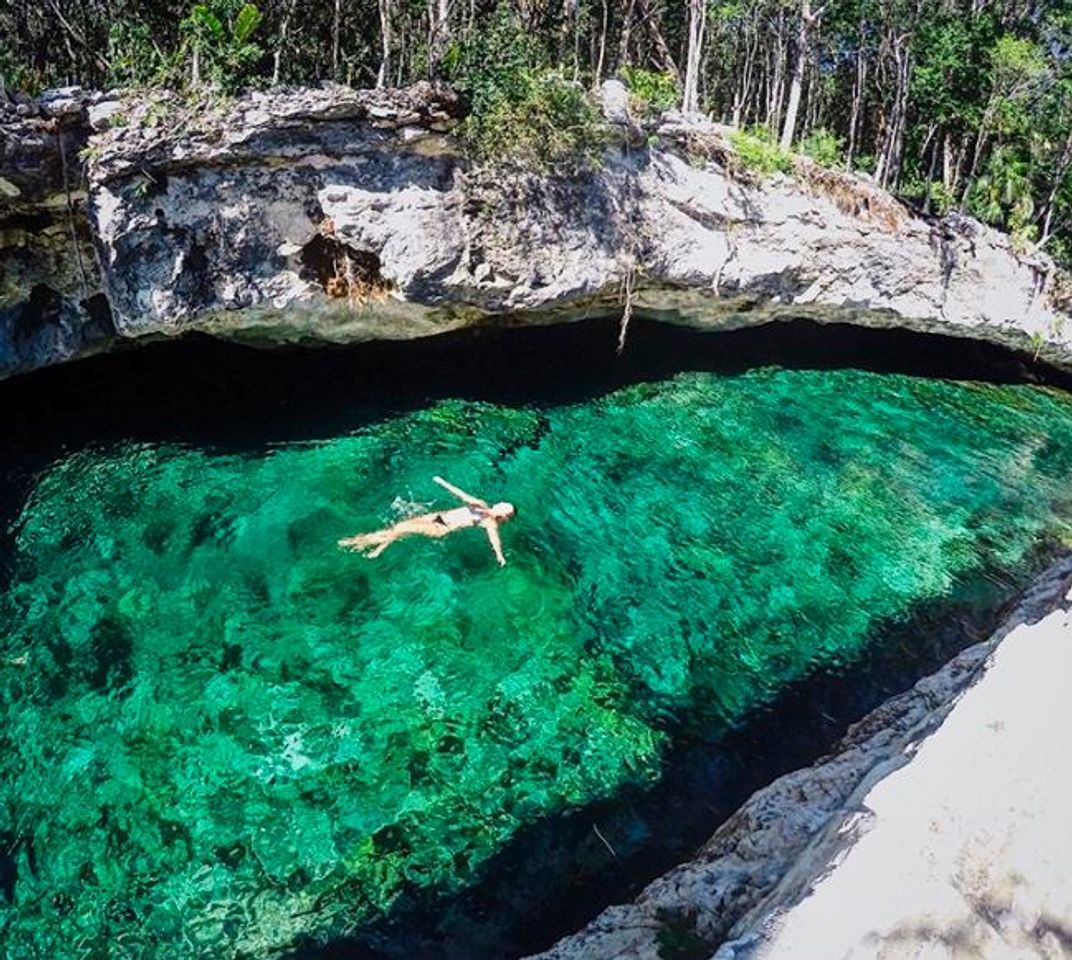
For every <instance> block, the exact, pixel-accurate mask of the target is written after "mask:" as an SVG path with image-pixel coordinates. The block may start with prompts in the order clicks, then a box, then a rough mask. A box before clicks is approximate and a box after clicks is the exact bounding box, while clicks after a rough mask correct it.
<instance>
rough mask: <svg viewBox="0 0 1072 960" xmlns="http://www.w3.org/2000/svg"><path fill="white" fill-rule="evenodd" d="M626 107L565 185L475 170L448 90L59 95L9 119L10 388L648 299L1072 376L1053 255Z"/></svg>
mask: <svg viewBox="0 0 1072 960" xmlns="http://www.w3.org/2000/svg"><path fill="white" fill-rule="evenodd" d="M604 102H605V105H606V115H607V120H608V123H609V124H610V126H611V128H612V131H613V132H614V136H612V138H611V146H610V147H609V148H608V150H607V152H606V155H605V157H604V161H603V163H602V165H601V166H600V167H599V168H598V169H596V170H592V171H588V172H585V173H580V174H578V173H570V174H568V175H567V174H562V175H556V174H555V173H546V174H533V173H522V172H519V171H512V172H504V171H498V172H496V173H494V174H493V173H489V172H488V171H486V170H483V171H482V170H479V169H476V168H475V167H474V166H473V164H471V163H470V162H469V161H468V159H467V158H466V156H465V155H464V153H463V152H462V151H461V149H460V147H459V144H458V142H457V140H456V139H455V138H454V137H453V136H452V135H451V133H450V131H451V129H452V128H453V127H454V126H455V124H456V123H457V119H458V116H459V105H458V103H457V101H456V99H455V98H454V97H453V95H452V94H451V93H450V92H449V91H446V90H442V89H437V88H433V87H431V86H428V85H420V86H417V87H414V88H410V89H408V90H402V91H393V92H383V91H353V90H349V89H345V88H339V87H330V88H325V89H316V90H312V89H307V90H298V91H277V92H271V93H263V92H255V93H252V94H250V95H248V96H246V97H244V98H242V99H240V100H238V101H235V102H233V103H230V104H226V105H217V106H214V107H209V106H204V105H202V106H201V107H200V108H198V109H192V108H189V107H185V106H183V105H182V104H180V103H178V102H177V101H173V100H168V99H167V98H163V97H162V98H158V99H156V100H147V101H144V102H137V103H134V102H127V103H123V104H117V103H109V102H107V101H105V102H103V103H102V102H100V100H99V97H97V98H96V99H95V98H94V97H92V96H88V95H85V94H81V93H79V92H77V91H68V92H65V93H62V94H59V95H51V100H49V99H47V98H46V100H45V101H44V104H43V105H42V106H41V107H40V111H44V112H46V113H47V112H48V111H49V110H51V112H52V115H51V116H45V117H44V118H42V117H40V116H39V117H33V116H26V115H22V116H18V115H16V116H14V117H9V118H8V119H6V120H5V121H3V124H2V126H0V185H4V186H3V187H2V188H0V223H2V225H3V226H2V228H0V229H2V233H0V237H2V239H0V262H2V263H3V264H4V284H3V287H2V288H0V373H11V372H14V371H17V370H20V369H28V368H32V367H34V366H40V365H43V364H47V363H51V362H54V361H55V360H57V359H62V358H64V357H66V356H75V355H78V354H80V353H83V352H86V351H87V350H91V349H96V348H99V347H100V346H102V345H104V344H106V343H107V342H108V341H109V340H110V339H112V338H137V337H146V336H159V335H166V334H175V333H180V332H183V331H185V330H190V329H200V330H207V331H210V332H212V333H215V334H218V335H221V336H226V337H236V338H245V339H249V340H253V341H257V342H271V341H283V342H297V341H323V342H353V341H358V340H364V339H372V338H407V337H414V336H422V335H426V334H430V333H435V332H438V331H442V330H448V329H454V328H457V327H460V326H465V325H471V324H477V323H485V322H497V320H498V319H499V318H508V322H510V323H517V322H534V323H535V322H550V321H555V320H560V319H561V320H568V319H572V318H575V317H577V316H581V315H586V314H592V313H608V314H615V313H617V314H620V313H621V311H622V309H623V302H624V300H625V299H626V298H628V299H629V300H630V302H631V303H632V306H633V308H634V310H635V313H636V315H641V316H644V315H646V316H653V317H658V318H662V319H666V320H669V321H672V322H679V323H686V324H690V325H698V326H702V327H705V328H711V329H729V328H734V327H740V326H746V325H753V324H758V323H763V322H767V321H769V320H771V319H777V318H787V317H801V316H804V317H812V318H814V319H818V320H821V321H828V320H829V321H845V320H848V321H851V322H855V323H861V324H867V325H878V326H904V327H909V328H912V329H917V330H924V331H934V332H941V333H946V334H954V335H961V336H967V337H975V338H983V339H988V340H992V341H996V342H999V343H1002V344H1006V345H1008V346H1012V347H1014V348H1019V349H1021V350H1025V351H1029V352H1032V353H1040V354H1041V355H1042V356H1043V357H1044V358H1046V359H1048V360H1050V361H1052V362H1054V363H1057V364H1059V365H1063V366H1072V352H1070V343H1072V341H1070V339H1069V338H1070V335H1072V331H1068V330H1066V329H1065V322H1064V321H1065V318H1066V316H1067V304H1064V305H1062V304H1061V303H1060V302H1059V301H1060V295H1059V293H1058V285H1057V284H1056V283H1055V281H1054V271H1053V267H1052V264H1050V263H1049V262H1048V261H1047V260H1046V259H1045V258H1044V257H1042V256H1041V255H1033V256H1027V255H1022V254H1019V253H1018V252H1017V251H1015V250H1014V249H1013V248H1012V246H1011V245H1010V243H1009V241H1008V239H1007V238H1006V237H1005V236H1003V235H1001V234H999V233H997V232H995V231H993V230H990V229H988V228H986V227H983V226H982V225H980V224H978V223H976V222H974V221H971V220H968V219H966V218H963V217H956V216H954V217H949V218H946V219H944V220H935V219H927V218H922V217H919V216H915V215H913V214H912V213H911V212H909V211H908V210H907V209H906V208H904V207H903V206H902V205H901V204H899V203H898V202H897V201H895V200H894V199H893V198H891V197H890V196H888V195H887V194H884V193H882V192H881V191H879V190H877V189H876V188H874V187H873V186H871V185H870V184H869V183H868V182H867V181H865V180H862V179H859V178H855V177H850V176H848V175H845V174H840V173H835V172H833V171H829V170H823V169H821V168H819V167H817V166H815V165H813V164H811V163H809V162H807V161H805V160H801V161H799V162H798V165H797V170H796V173H795V175H793V176H785V175H776V176H774V177H772V178H769V179H761V178H758V177H755V176H753V175H751V174H749V173H748V172H747V171H746V170H744V169H742V168H741V167H740V165H739V164H738V163H737V160H736V158H735V156H734V153H733V150H732V147H731V146H730V143H729V140H728V139H727V137H726V131H725V130H724V129H722V128H719V127H717V126H716V125H713V124H710V123H706V122H703V121H699V120H695V119H688V118H685V117H682V116H680V115H676V114H668V115H665V116H663V117H662V118H661V119H660V120H659V121H657V122H654V123H653V124H651V125H650V126H649V127H648V128H647V129H641V128H640V127H639V126H638V125H637V124H636V122H634V121H633V120H632V119H631V118H630V117H629V115H628V111H627V109H626V108H625V106H624V103H623V91H622V90H621V89H620V86H617V85H615V84H609V85H608V86H607V87H606V88H605V90H604ZM49 103H52V104H56V103H61V104H62V110H63V112H62V113H60V112H59V108H58V107H56V106H54V105H53V106H51V107H49V106H48V104H49ZM33 109H35V110H36V109H37V108H36V107H35V108H33ZM91 126H96V127H100V128H102V132H100V133H98V134H96V135H95V136H94V137H93V138H92V139H91V140H90V139H89V131H90V127H91ZM105 126H107V129H106V130H103V127H105ZM57 130H59V131H61V132H59V133H57ZM57 138H59V139H58V140H57ZM87 140H88V146H84V149H82V151H81V153H80V154H75V155H73V156H72V147H73V146H77V145H84V144H86V143H87ZM28 151H31V152H32V151H36V153H34V154H33V159H27V157H28V155H29V154H28ZM57 157H63V158H64V162H63V163H57V159H56V158H57ZM79 157H81V158H82V159H84V160H85V170H84V172H83V171H82V170H81V168H80V163H79ZM31 167H32V168H33V169H35V170H42V171H44V173H45V175H44V176H43V178H39V180H40V182H39V183H38V182H34V183H31V182H30V181H31V180H34V178H33V177H31V176H30V175H29V174H28V173H27V171H28V170H29V169H30V168H31ZM83 182H84V187H85V192H84V194H83V193H82V192H81V189H80V185H81V184H82V183H83ZM83 196H84V197H85V210H84V211H83V207H82V202H83ZM83 214H85V215H86V216H84V215H83ZM87 217H88V226H87ZM35 218H37V219H35ZM46 218H47V219H46ZM89 239H92V242H93V245H94V247H95V250H96V258H94V257H92V256H89V255H88V252H87V241H88V240H89Z"/></svg>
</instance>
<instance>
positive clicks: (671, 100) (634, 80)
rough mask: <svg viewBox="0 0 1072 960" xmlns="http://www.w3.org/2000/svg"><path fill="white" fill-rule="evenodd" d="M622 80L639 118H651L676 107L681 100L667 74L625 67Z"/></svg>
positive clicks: (670, 76) (671, 77) (676, 87)
mask: <svg viewBox="0 0 1072 960" xmlns="http://www.w3.org/2000/svg"><path fill="white" fill-rule="evenodd" d="M622 79H623V80H624V81H625V85H626V87H627V88H628V89H629V94H630V100H631V101H632V107H633V110H634V111H635V112H636V113H638V114H640V115H641V116H652V115H657V114H660V113H662V112H663V111H664V110H669V109H671V108H672V107H675V106H677V104H678V101H679V100H680V98H681V91H680V90H679V89H678V86H677V81H676V80H675V79H674V77H673V76H672V75H671V74H669V73H658V72H657V71H655V70H643V69H641V68H640V67H625V68H624V69H623V70H622Z"/></svg>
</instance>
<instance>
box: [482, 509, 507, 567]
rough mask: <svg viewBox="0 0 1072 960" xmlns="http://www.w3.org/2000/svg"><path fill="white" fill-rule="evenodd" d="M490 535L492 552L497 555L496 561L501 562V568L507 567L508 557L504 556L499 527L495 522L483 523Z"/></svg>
mask: <svg viewBox="0 0 1072 960" xmlns="http://www.w3.org/2000/svg"><path fill="white" fill-rule="evenodd" d="M481 526H482V527H483V528H484V530H485V532H486V533H487V535H488V540H489V541H491V552H492V553H494V554H495V559H496V560H498V561H499V566H500V567H505V566H506V557H504V556H503V550H502V540H500V539H499V525H498V524H497V523H496V522H495V521H494V520H488V521H487V522H486V523H482V524H481Z"/></svg>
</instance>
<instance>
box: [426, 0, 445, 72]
mask: <svg viewBox="0 0 1072 960" xmlns="http://www.w3.org/2000/svg"><path fill="white" fill-rule="evenodd" d="M449 43H450V0H428V76H429V79H435V78H436V77H437V76H438V75H439V65H440V64H441V63H442V62H443V54H444V53H446V50H447V45H448V44H449Z"/></svg>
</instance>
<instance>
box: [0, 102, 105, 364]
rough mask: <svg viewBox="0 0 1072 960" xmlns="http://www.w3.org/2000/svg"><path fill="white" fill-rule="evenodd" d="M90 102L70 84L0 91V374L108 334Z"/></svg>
mask: <svg viewBox="0 0 1072 960" xmlns="http://www.w3.org/2000/svg"><path fill="white" fill-rule="evenodd" d="M94 96H96V97H99V95H94ZM92 101H93V97H91V96H90V95H89V94H85V93H83V91H81V90H80V89H79V88H77V87H70V88H66V89H64V90H57V91H51V92H50V93H49V94H48V95H46V96H43V97H42V98H41V99H40V100H38V101H31V100H30V99H29V98H26V97H22V98H19V100H18V101H15V100H10V99H8V98H7V97H6V96H0V376H4V375H6V374H9V373H13V372H17V371H19V370H24V369H29V368H32V367H35V366H43V365H47V364H49V363H54V362H58V361H60V360H64V359H67V358H68V357H71V356H78V355H80V354H83V353H86V352H90V351H91V350H92V349H93V348H94V347H96V346H100V345H103V344H104V343H105V342H107V340H108V339H109V337H110V336H111V333H112V330H111V324H110V321H109V319H108V309H107V304H106V302H105V300H104V297H103V296H102V294H101V278H100V274H99V272H98V269H97V261H96V257H95V255H94V251H93V244H92V238H91V235H90V230H89V223H88V220H87V218H86V210H85V205H86V185H85V182H84V178H83V172H82V166H83V165H82V160H81V157H80V152H81V151H82V150H83V149H84V148H85V146H86V143H87V140H88V137H89V132H90V131H89V127H88V125H87V114H86V111H87V110H88V108H89V106H90V105H91V104H92Z"/></svg>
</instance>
